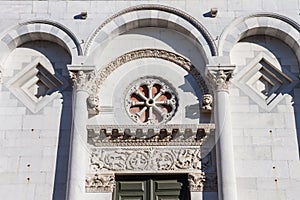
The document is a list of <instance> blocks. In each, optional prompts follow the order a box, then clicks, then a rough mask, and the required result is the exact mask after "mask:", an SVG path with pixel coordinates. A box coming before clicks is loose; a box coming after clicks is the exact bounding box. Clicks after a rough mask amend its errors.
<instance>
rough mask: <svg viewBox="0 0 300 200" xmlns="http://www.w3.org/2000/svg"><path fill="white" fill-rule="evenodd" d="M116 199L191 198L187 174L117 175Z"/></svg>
mask: <svg viewBox="0 0 300 200" xmlns="http://www.w3.org/2000/svg"><path fill="white" fill-rule="evenodd" d="M114 200H190V192H189V190H188V179H187V175H184V174H180V175H130V176H122V175H120V176H116V188H115V190H114Z"/></svg>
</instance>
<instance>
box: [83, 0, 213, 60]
mask: <svg viewBox="0 0 300 200" xmlns="http://www.w3.org/2000/svg"><path fill="white" fill-rule="evenodd" d="M146 26H153V27H161V28H170V29H173V30H175V31H178V32H180V33H182V34H184V35H186V36H188V37H190V38H192V39H193V40H195V41H196V42H197V43H198V44H200V45H201V46H202V49H203V51H204V52H203V54H204V55H205V58H206V59H207V58H208V57H209V56H216V55H217V47H216V45H215V42H214V40H213V38H212V37H211V35H210V34H209V32H208V31H207V30H206V29H205V27H204V26H203V25H202V24H201V23H199V22H198V21H197V20H196V19H195V18H193V17H192V16H190V15H188V14H187V13H185V12H183V11H181V10H178V9H176V8H172V7H169V6H163V5H157V4H150V5H147V4H146V5H137V6H133V7H129V8H126V9H124V10H121V11H120V12H118V13H116V14H114V15H113V16H111V17H110V18H108V19H107V20H105V21H104V22H103V23H102V24H101V25H100V26H99V27H98V28H97V29H96V30H95V31H94V32H93V34H92V35H91V36H90V38H89V39H88V41H87V43H86V45H85V48H84V54H85V55H88V54H89V53H90V52H91V51H92V50H93V49H94V48H96V47H97V46H99V45H100V44H101V43H103V42H104V41H105V40H107V39H109V38H111V37H114V36H116V35H119V34H121V33H124V32H126V31H129V30H131V29H135V28H140V27H146Z"/></svg>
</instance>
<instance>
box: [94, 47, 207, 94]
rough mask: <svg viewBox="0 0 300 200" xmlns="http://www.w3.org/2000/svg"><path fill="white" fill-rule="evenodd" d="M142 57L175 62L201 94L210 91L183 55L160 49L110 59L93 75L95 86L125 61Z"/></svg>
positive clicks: (99, 85) (133, 52) (98, 85)
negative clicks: (193, 82)
mask: <svg viewBox="0 0 300 200" xmlns="http://www.w3.org/2000/svg"><path fill="white" fill-rule="evenodd" d="M144 58H156V59H163V60H166V61H169V62H173V63H175V64H176V65H178V66H180V67H181V68H183V69H184V70H186V71H187V72H189V73H190V74H191V75H192V76H193V77H194V79H195V80H196V82H197V83H198V85H199V88H200V89H201V91H202V93H203V94H208V93H210V91H209V89H208V87H207V85H206V83H205V80H204V79H203V78H202V76H201V74H200V73H199V72H198V70H197V69H196V68H195V66H194V65H193V64H192V63H191V62H190V61H189V60H188V59H187V58H184V57H183V56H181V55H179V54H176V53H174V52H170V51H166V50H162V49H139V50H135V51H131V52H128V53H126V54H123V55H121V56H119V57H117V58H116V59H115V60H113V61H111V62H110V63H109V64H108V65H106V66H105V67H103V68H101V69H100V70H99V71H98V72H97V75H96V77H95V80H96V85H97V87H98V88H100V87H101V86H102V84H103V82H104V81H105V80H106V79H107V77H108V76H109V75H110V74H111V73H113V71H114V70H116V69H117V68H118V67H120V66H122V65H123V64H125V63H127V62H130V61H133V60H137V59H144Z"/></svg>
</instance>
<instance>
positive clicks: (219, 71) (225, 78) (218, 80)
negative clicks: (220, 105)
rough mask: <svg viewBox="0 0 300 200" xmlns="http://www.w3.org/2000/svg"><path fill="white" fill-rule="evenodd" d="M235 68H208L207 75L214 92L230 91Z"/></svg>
mask: <svg viewBox="0 0 300 200" xmlns="http://www.w3.org/2000/svg"><path fill="white" fill-rule="evenodd" d="M234 68H235V66H207V68H206V75H207V78H208V80H209V82H210V84H211V85H212V86H213V88H214V90H216V91H219V90H225V91H228V90H229V86H230V79H231V78H232V77H233V70H234Z"/></svg>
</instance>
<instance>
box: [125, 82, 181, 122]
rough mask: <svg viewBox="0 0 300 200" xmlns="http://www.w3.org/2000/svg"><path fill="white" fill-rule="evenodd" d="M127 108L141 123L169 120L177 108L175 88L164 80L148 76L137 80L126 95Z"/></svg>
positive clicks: (133, 117)
mask: <svg viewBox="0 0 300 200" xmlns="http://www.w3.org/2000/svg"><path fill="white" fill-rule="evenodd" d="M125 104H126V110H127V113H128V114H129V116H130V118H131V119H132V120H133V121H135V122H137V123H140V124H158V123H163V122H167V121H168V120H170V119H171V118H172V116H173V115H174V113H175V111H176V108H177V98H176V95H175V93H174V92H173V90H172V89H171V88H170V87H169V86H168V85H167V84H166V83H165V82H163V81H161V80H158V79H154V78H146V79H141V80H139V81H137V82H135V83H134V84H133V85H132V87H131V88H130V90H129V91H128V93H127V95H126V103H125Z"/></svg>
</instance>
